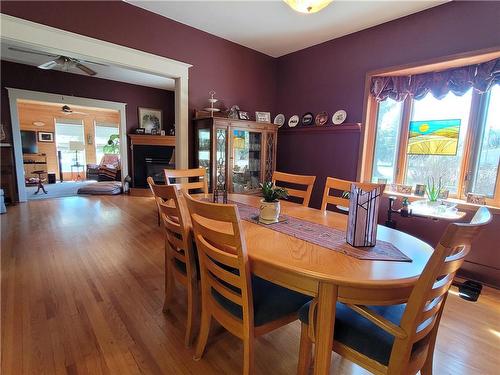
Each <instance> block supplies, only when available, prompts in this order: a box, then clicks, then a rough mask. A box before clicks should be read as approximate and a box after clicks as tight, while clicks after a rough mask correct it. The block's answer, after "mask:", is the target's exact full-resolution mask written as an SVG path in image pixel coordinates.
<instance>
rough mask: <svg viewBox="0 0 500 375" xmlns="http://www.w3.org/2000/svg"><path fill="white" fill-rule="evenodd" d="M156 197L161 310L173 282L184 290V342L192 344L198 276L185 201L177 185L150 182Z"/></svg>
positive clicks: (169, 297)
mask: <svg viewBox="0 0 500 375" xmlns="http://www.w3.org/2000/svg"><path fill="white" fill-rule="evenodd" d="M151 189H152V190H153V192H154V194H155V197H156V199H157V203H158V207H159V210H160V211H159V212H160V217H161V219H162V221H163V226H164V228H165V302H164V304H163V311H164V312H167V311H168V310H169V308H170V305H171V301H172V298H173V294H174V291H175V283H176V282H178V283H179V284H181V285H184V286H185V288H186V291H187V319H186V334H185V338H184V343H185V344H186V346H191V344H192V343H193V340H194V335H195V331H196V325H197V323H198V322H199V310H200V309H199V305H200V303H199V299H200V297H199V286H198V284H199V277H198V270H197V268H198V267H197V257H196V249H195V248H194V242H193V237H192V234H191V220H190V219H189V213H188V212H187V208H186V206H185V205H183V204H181V203H180V199H183V198H182V197H181V198H179V196H178V194H179V192H178V191H177V190H178V187H177V186H172V185H154V184H152V185H151Z"/></svg>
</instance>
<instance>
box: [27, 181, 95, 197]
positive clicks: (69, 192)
mask: <svg viewBox="0 0 500 375" xmlns="http://www.w3.org/2000/svg"><path fill="white" fill-rule="evenodd" d="M96 182H97V181H94V180H88V181H64V182H58V183H55V184H43V186H44V187H45V190H46V191H47V194H45V193H44V192H43V191H42V190H40V191H39V192H38V194H35V191H36V190H37V189H38V188H37V187H36V186H27V187H26V196H27V198H28V200H41V199H52V198H62V197H72V196H76V195H77V192H78V189H80V188H81V187H83V186H88V185H92V184H95V183H96Z"/></svg>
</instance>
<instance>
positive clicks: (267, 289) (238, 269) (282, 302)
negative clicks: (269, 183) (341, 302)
mask: <svg viewBox="0 0 500 375" xmlns="http://www.w3.org/2000/svg"><path fill="white" fill-rule="evenodd" d="M185 197H186V202H187V206H188V209H189V213H190V214H191V221H192V223H193V231H194V237H195V240H196V246H197V249H198V256H199V260H200V272H201V303H202V310H201V326H200V333H199V336H198V341H197V344H196V352H195V356H194V358H195V359H196V360H198V359H200V358H201V357H202V355H203V352H204V351H205V347H206V345H207V340H208V336H209V331H210V325H211V321H212V318H213V319H215V320H216V321H217V322H219V323H220V324H221V325H222V326H223V327H224V328H225V329H227V330H228V331H229V332H231V333H232V334H233V335H235V336H237V337H239V338H240V339H242V340H243V374H245V375H248V374H252V373H253V364H254V339H255V337H258V336H261V335H263V334H265V333H268V332H270V331H272V330H275V329H277V328H279V327H281V326H283V325H286V324H288V323H290V322H292V321H294V320H296V319H297V311H298V309H299V308H300V307H301V306H302V305H303V303H306V302H307V301H310V300H311V297H309V296H305V295H303V294H301V293H298V292H295V291H292V290H289V289H286V288H283V287H281V286H278V285H276V284H273V283H271V282H269V281H266V280H264V279H262V278H260V277H257V276H255V275H252V274H251V272H250V266H249V262H248V255H247V248H246V244H245V239H244V235H243V229H242V225H241V222H240V217H239V213H238V210H237V207H236V205H231V204H215V203H208V202H202V201H198V200H195V199H193V198H191V197H190V196H188V195H187V194H185Z"/></svg>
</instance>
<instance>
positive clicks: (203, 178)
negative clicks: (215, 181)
mask: <svg viewBox="0 0 500 375" xmlns="http://www.w3.org/2000/svg"><path fill="white" fill-rule="evenodd" d="M164 172H165V179H166V181H167V185H178V186H179V187H180V188H181V189H183V190H186V191H187V192H188V193H189V192H190V191H191V190H194V189H202V190H203V193H204V194H208V184H207V170H206V169H205V168H203V167H200V168H193V169H165V170H164ZM194 178H197V181H190V180H191V179H194ZM171 179H174V180H175V181H177V179H181V180H183V181H184V182H172V181H171Z"/></svg>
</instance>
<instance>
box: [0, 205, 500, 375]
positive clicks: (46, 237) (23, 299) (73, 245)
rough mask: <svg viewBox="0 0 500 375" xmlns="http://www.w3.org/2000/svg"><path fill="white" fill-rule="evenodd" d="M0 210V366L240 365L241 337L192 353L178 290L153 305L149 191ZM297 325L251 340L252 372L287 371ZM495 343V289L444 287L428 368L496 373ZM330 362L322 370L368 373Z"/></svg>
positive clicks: (158, 370)
mask: <svg viewBox="0 0 500 375" xmlns="http://www.w3.org/2000/svg"><path fill="white" fill-rule="evenodd" d="M0 220H1V227H2V232H1V234H2V237H1V246H2V248H1V256H2V259H1V261H2V289H1V291H2V295H1V302H2V306H1V318H2V326H1V328H2V346H1V354H2V361H1V373H2V374H6V375H7V374H8V375H11V374H12V375H18V374H30V375H31V374H37V375H38V374H120V375H121V374H203V375H209V374H218V375H220V374H239V373H241V366H242V362H243V360H242V359H243V358H242V343H241V340H239V339H237V338H235V337H232V336H231V335H230V334H228V333H227V332H224V331H223V330H221V329H215V330H214V329H213V330H212V332H214V331H215V332H216V333H215V334H212V335H211V339H210V341H209V344H208V346H207V351H206V354H205V356H204V357H203V359H202V360H201V361H198V362H196V361H193V360H192V356H193V350H192V349H186V348H185V347H184V330H185V326H184V325H185V320H184V317H185V303H184V299H183V300H182V301H179V302H176V303H174V305H173V308H172V312H171V313H168V314H164V313H163V312H162V305H163V285H164V284H163V235H162V234H161V232H160V230H159V227H158V226H157V224H156V223H157V221H156V220H157V217H156V207H155V204H154V202H153V199H152V198H141V197H129V196H115V197H103V198H84V197H69V198H61V199H53V200H44V201H34V202H30V203H26V204H20V205H17V206H15V207H9V211H8V213H7V214H6V215H2V216H1V218H0ZM183 290H184V289H183V288H179V291H178V293H176V295H181V296H182V295H184V294H183V293H184V291H183ZM455 293H456V292H455ZM299 335H300V326H299V324H298V323H297V322H295V323H292V324H291V325H289V326H287V327H284V328H282V329H279V330H277V331H275V332H272V333H270V334H268V335H265V336H264V337H261V338H260V339H258V340H257V344H256V354H255V367H256V373H257V374H266V375H267V374H276V375H279V374H287V375H288V374H294V373H295V371H296V365H297V357H298V343H299ZM499 347H500V292H499V291H497V290H493V289H488V288H485V290H484V292H483V294H482V296H481V298H480V300H479V302H478V303H471V302H466V301H464V300H462V299H460V298H458V297H457V296H456V295H454V294H451V295H450V297H449V298H448V303H447V306H446V308H445V312H444V317H443V319H442V323H441V328H440V331H439V335H438V345H437V352H436V355H435V364H434V369H435V371H434V373H435V374H437V375H441V374H453V375H461V374H463V375H465V374H467V375H470V374H495V373H498V372H497V371H498V368H500V355H499V352H498V348H499ZM333 361H334V364H333V367H332V373H335V374H365V373H366V372H365V371H364V370H362V369H360V368H359V367H357V366H355V365H353V364H351V363H350V362H348V361H346V360H342V359H340V358H339V357H334V359H333Z"/></svg>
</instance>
